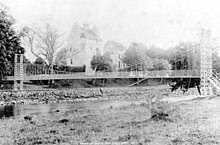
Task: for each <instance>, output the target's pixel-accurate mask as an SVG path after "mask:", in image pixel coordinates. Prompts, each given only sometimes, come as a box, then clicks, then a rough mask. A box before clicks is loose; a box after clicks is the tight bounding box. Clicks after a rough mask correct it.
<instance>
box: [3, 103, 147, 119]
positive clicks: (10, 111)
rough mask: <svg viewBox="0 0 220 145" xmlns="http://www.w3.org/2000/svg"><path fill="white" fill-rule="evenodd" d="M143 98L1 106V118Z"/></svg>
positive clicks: (121, 104)
mask: <svg viewBox="0 0 220 145" xmlns="http://www.w3.org/2000/svg"><path fill="white" fill-rule="evenodd" d="M143 101H144V100H143V99H129V100H111V101H90V102H73V103H54V104H35V105H15V106H4V107H0V118H3V117H6V118H7V117H12V116H16V117H19V116H25V115H34V114H35V115H37V114H47V113H48V112H51V111H56V110H62V111H68V110H74V109H82V108H91V109H94V108H95V109H103V108H108V107H110V106H113V107H119V106H124V105H129V104H132V103H140V102H143Z"/></svg>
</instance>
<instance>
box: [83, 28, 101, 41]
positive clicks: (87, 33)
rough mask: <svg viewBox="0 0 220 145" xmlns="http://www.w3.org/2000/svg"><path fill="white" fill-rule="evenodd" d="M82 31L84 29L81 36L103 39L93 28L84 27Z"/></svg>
mask: <svg viewBox="0 0 220 145" xmlns="http://www.w3.org/2000/svg"><path fill="white" fill-rule="evenodd" d="M81 31H82V33H81V36H80V37H81V38H86V39H90V40H97V41H102V39H101V38H99V36H98V35H97V34H96V33H95V32H94V31H93V30H92V29H88V28H84V27H82V28H81Z"/></svg>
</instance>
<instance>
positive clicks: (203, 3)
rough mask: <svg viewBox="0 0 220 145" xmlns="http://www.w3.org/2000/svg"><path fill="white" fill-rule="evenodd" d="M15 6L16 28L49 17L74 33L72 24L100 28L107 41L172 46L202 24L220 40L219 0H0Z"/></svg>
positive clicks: (191, 38) (194, 34)
mask: <svg viewBox="0 0 220 145" xmlns="http://www.w3.org/2000/svg"><path fill="white" fill-rule="evenodd" d="M0 2H2V3H3V4H5V5H6V6H8V7H9V8H10V13H11V14H12V15H13V17H14V18H15V19H16V22H17V23H16V28H17V29H19V28H20V27H22V26H25V25H28V26H30V25H31V24H33V23H38V22H39V21H40V19H41V18H45V17H48V18H50V19H51V20H52V21H53V22H54V23H56V24H59V27H60V29H61V30H62V31H63V32H65V33H66V34H69V33H70V31H71V27H72V24H73V23H74V22H78V23H89V24H92V25H97V26H98V27H99V28H100V31H101V35H102V39H103V40H104V42H105V41H108V40H115V41H118V42H121V43H122V44H124V45H125V46H128V45H129V43H130V42H133V41H135V42H142V43H144V44H145V45H146V46H148V47H149V46H151V45H156V46H159V47H162V48H168V47H171V46H174V45H175V44H177V43H179V42H183V41H194V40H196V39H197V33H198V32H199V29H201V28H208V29H210V30H212V33H213V36H215V37H217V38H220V8H219V6H220V1H218V0H0Z"/></svg>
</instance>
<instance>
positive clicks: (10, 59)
mask: <svg viewBox="0 0 220 145" xmlns="http://www.w3.org/2000/svg"><path fill="white" fill-rule="evenodd" d="M13 24H14V19H13V18H12V17H11V16H10V15H9V14H8V12H7V10H6V8H5V7H4V6H0V85H2V83H3V80H4V78H5V76H7V75H11V74H12V73H13V63H14V56H15V53H17V54H22V53H24V48H22V47H21V45H20V43H21V41H20V35H19V34H17V33H16V32H15V30H14V29H13V28H12V25H13Z"/></svg>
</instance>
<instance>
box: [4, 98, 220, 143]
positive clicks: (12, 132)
mask: <svg viewBox="0 0 220 145" xmlns="http://www.w3.org/2000/svg"><path fill="white" fill-rule="evenodd" d="M219 104H220V98H219V97H212V98H196V99H192V100H186V101H180V102H174V103H162V104H159V106H157V107H156V109H160V110H163V112H165V113H167V114H168V115H169V116H168V117H167V120H163V119H160V118H159V119H153V118H152V111H150V110H152V108H150V106H149V105H148V104H145V103H142V104H131V105H128V106H123V107H117V108H116V107H113V106H110V107H109V108H105V109H92V110H91V109H90V110H89V109H85V108H84V109H83V108H82V109H77V110H71V111H67V112H63V111H62V110H57V111H55V112H51V113H49V114H48V115H35V116H26V117H21V118H15V119H13V118H10V119H3V120H1V122H0V130H1V132H0V144H18V145H23V144H65V145H69V144H79V143H90V144H95V143H102V144H104V142H105V143H107V142H108V143H110V142H117V143H120V142H131V143H132V142H133V143H135V144H143V145H145V144H147V145H148V144H149V145H157V144H158V145H160V144H162V145H164V144H165V145H166V144H167V145H179V144H184V145H185V144H193V145H194V144H202V145H203V144H207V145H210V144H220V105H219Z"/></svg>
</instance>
